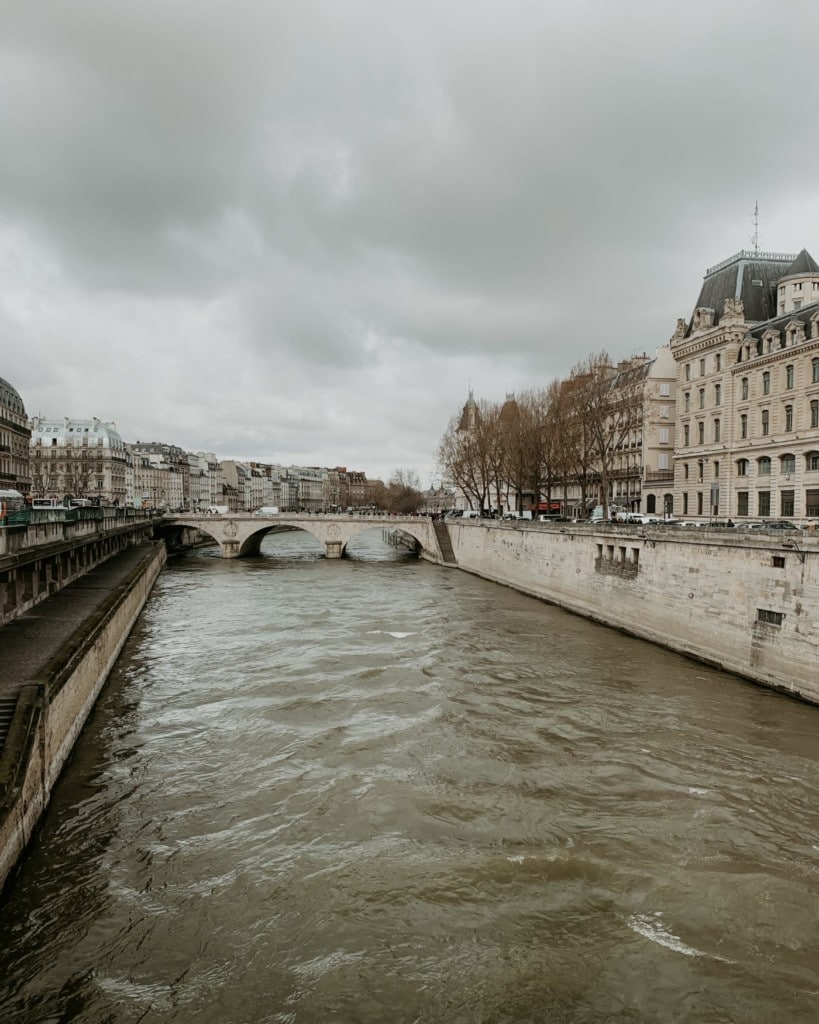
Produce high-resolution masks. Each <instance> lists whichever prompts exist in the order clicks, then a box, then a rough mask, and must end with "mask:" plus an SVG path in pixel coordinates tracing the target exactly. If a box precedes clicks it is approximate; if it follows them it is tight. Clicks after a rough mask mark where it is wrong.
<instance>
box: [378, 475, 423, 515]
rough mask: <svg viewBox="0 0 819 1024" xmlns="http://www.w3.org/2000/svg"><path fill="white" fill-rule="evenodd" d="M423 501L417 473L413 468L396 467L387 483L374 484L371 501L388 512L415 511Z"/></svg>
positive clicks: (404, 512)
mask: <svg viewBox="0 0 819 1024" xmlns="http://www.w3.org/2000/svg"><path fill="white" fill-rule="evenodd" d="M423 501H424V496H423V494H422V493H421V485H420V481H419V478H418V474H417V473H416V472H415V470H413V469H396V470H395V471H394V473H393V475H392V476H391V477H390V481H389V483H388V484H387V485H386V486H384V484H383V483H380V482H379V484H377V485H376V487H375V488H374V492H373V503H374V504H375V505H377V506H378V507H379V508H383V509H385V510H386V511H388V512H398V513H403V514H406V513H409V512H417V511H418V509H419V508H420V507H421V505H422V504H423Z"/></svg>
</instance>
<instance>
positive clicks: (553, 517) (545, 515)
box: [537, 512, 569, 523]
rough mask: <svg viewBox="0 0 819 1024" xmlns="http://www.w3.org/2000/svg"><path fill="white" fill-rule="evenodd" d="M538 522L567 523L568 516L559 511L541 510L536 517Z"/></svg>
mask: <svg viewBox="0 0 819 1024" xmlns="http://www.w3.org/2000/svg"><path fill="white" fill-rule="evenodd" d="M537 518H538V522H539V523H568V522H569V517H568V516H564V515H561V514H560V513H559V512H542V513H541V514H540V515H539V516H538V517H537Z"/></svg>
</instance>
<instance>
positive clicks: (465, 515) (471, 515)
mask: <svg viewBox="0 0 819 1024" xmlns="http://www.w3.org/2000/svg"><path fill="white" fill-rule="evenodd" d="M480 518H481V514H480V512H479V511H478V510H477V509H476V508H465V509H464V510H463V512H462V513H461V519H480Z"/></svg>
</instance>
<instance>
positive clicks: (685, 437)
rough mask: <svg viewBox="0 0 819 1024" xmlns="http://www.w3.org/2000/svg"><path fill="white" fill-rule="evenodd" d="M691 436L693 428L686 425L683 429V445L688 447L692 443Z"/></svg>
mask: <svg viewBox="0 0 819 1024" xmlns="http://www.w3.org/2000/svg"><path fill="white" fill-rule="evenodd" d="M690 434H691V428H690V427H689V426H688V424H687V423H686V424H685V426H684V427H683V444H685V445H688V444H690V443H691V439H690Z"/></svg>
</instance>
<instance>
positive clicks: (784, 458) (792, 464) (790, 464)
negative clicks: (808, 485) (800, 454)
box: [779, 453, 796, 473]
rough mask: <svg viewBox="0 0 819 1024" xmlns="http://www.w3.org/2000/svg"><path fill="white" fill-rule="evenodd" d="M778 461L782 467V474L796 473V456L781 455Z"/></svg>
mask: <svg viewBox="0 0 819 1024" xmlns="http://www.w3.org/2000/svg"><path fill="white" fill-rule="evenodd" d="M779 461H780V463H781V465H782V472H783V473H795V472H796V456H795V455H791V454H790V453H788V454H787V455H781V456H780V457H779Z"/></svg>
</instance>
